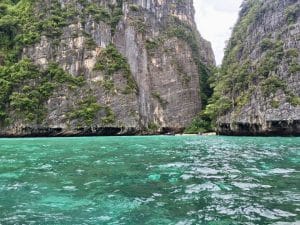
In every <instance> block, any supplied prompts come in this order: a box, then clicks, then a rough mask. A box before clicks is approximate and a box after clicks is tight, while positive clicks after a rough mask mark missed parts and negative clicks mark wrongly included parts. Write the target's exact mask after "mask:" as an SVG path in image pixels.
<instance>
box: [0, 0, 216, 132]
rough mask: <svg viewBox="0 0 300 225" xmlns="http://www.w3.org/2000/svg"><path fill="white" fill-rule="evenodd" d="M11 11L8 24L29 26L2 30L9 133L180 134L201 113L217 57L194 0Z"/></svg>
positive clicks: (3, 112)
mask: <svg viewBox="0 0 300 225" xmlns="http://www.w3.org/2000/svg"><path fill="white" fill-rule="evenodd" d="M2 8H5V10H4V11H3V12H2V14H1V20H0V28H4V25H6V24H4V25H3V23H1V21H2V22H3V21H6V20H8V19H9V17H12V16H13V17H14V18H15V19H16V20H17V21H18V22H19V23H21V21H22V24H21V26H22V29H20V31H16V32H13V33H10V32H7V30H9V29H7V28H6V30H5V31H1V29H0V32H1V33H3V34H4V36H5V37H6V36H7V39H8V40H9V41H10V42H9V43H8V44H7V46H5V45H1V48H0V49H1V51H0V53H1V54H0V59H2V58H3V60H0V63H1V62H2V63H1V64H0V65H1V66H0V84H1V87H2V89H3V88H5V87H6V86H7V89H5V91H3V93H2V92H1V93H0V94H1V96H0V98H2V97H3V102H2V104H1V108H0V124H1V131H0V135H1V136H44V135H45V136H49V135H50V136H51V135H53V136H59V135H112V134H135V133H155V132H169V131H180V130H182V129H183V128H184V127H186V125H187V124H188V123H190V122H191V120H192V118H193V117H194V116H195V115H196V114H197V113H198V112H199V111H200V109H201V96H205V93H203V92H202V93H201V90H200V89H204V86H205V85H206V81H207V78H208V76H209V73H210V67H211V66H213V65H214V64H215V62H214V55H213V52H212V50H211V46H210V43H208V42H207V41H205V40H204V39H203V38H202V37H201V36H200V34H199V33H198V31H197V29H196V25H195V22H194V8H193V1H192V0H187V1H178V0H128V1H122V0H115V1H106V0H91V1H80V0H47V1H31V0H20V1H19V2H18V3H16V4H13V3H6V5H5V4H2ZM20 10H21V11H22V13H21V14H20V13H19V14H16V13H15V12H17V11H20ZM26 13H28V15H27V14H26ZM29 15H30V16H29ZM22 16H27V17H26V20H24V19H23V20H21V19H22ZM24 21H25V22H24ZM6 26H7V25H6ZM8 26H9V25H8ZM9 28H11V27H9ZM16 49H18V51H19V52H18V53H17V54H16V57H15V58H14V59H13V60H12V59H10V58H8V56H9V55H10V54H13V53H15V52H14V50H16ZM1 56H2V57H1ZM31 71H34V72H33V73H31ZM26 73H28V74H26ZM29 74H31V75H29ZM13 76H16V77H14V79H12V77H13ZM199 90H200V91H199Z"/></svg>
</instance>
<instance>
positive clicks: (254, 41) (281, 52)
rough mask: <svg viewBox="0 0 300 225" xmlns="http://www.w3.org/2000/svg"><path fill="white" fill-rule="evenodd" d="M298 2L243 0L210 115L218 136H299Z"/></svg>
mask: <svg viewBox="0 0 300 225" xmlns="http://www.w3.org/2000/svg"><path fill="white" fill-rule="evenodd" d="M299 15H300V3H299V1H297V0H284V1H282V0H264V1H261V0H245V1H244V2H243V4H242V8H241V12H240V18H239V20H238V22H237V24H236V26H235V27H234V29H233V33H232V37H231V39H230V41H229V43H228V47H227V49H226V52H225V58H224V61H223V65H222V68H221V70H220V72H219V74H218V75H217V77H216V80H215V93H214V96H213V98H212V102H211V104H210V105H209V106H208V107H207V111H209V112H213V113H214V114H215V116H216V117H217V118H218V119H217V129H218V132H219V133H220V134H227V135H253V134H254V135H277V134H279V135H290V134H294V135H297V134H298V135H299V134H300V97H299V96H300V73H299V72H300V65H299V61H300V54H299V49H300V38H299V37H300V18H299Z"/></svg>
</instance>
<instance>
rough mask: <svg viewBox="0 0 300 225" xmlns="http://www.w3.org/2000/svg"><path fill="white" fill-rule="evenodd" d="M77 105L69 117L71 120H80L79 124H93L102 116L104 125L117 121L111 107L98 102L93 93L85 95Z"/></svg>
mask: <svg viewBox="0 0 300 225" xmlns="http://www.w3.org/2000/svg"><path fill="white" fill-rule="evenodd" d="M76 105H77V106H76V107H75V108H74V109H73V110H72V111H71V112H70V113H69V114H68V117H69V119H71V120H78V122H79V124H78V126H91V125H92V124H93V123H94V122H95V121H96V120H97V118H100V117H101V119H100V121H101V123H102V124H103V125H106V124H111V123H114V122H115V114H114V112H113V111H112V110H111V109H110V108H109V107H107V106H102V105H100V104H99V103H97V100H96V98H95V97H94V96H92V95H89V96H87V97H85V98H84V99H83V100H81V101H79V102H78V103H77V104H76Z"/></svg>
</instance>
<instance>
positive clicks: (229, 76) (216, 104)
mask: <svg viewBox="0 0 300 225" xmlns="http://www.w3.org/2000/svg"><path fill="white" fill-rule="evenodd" d="M245 4H247V6H245V7H244V8H243V9H242V12H241V14H240V19H239V21H238V23H237V24H236V26H235V27H234V30H233V33H232V37H231V39H230V41H229V43H228V46H227V48H226V50H225V57H224V60H223V64H222V67H221V68H220V69H219V71H218V72H217V73H216V74H215V75H214V77H213V79H212V80H213V84H212V86H213V88H214V94H213V97H212V98H211V99H210V103H209V105H208V106H207V108H206V110H205V113H206V114H208V115H209V116H210V117H211V118H212V119H213V120H215V119H216V118H217V117H219V116H222V115H224V114H225V113H228V112H230V111H232V110H233V111H235V112H238V110H239V109H241V108H242V107H243V106H244V105H246V104H247V103H249V101H250V98H251V96H252V94H253V93H254V91H255V92H262V93H263V95H264V96H265V97H266V98H270V97H271V98H272V97H273V96H274V95H275V94H276V92H277V91H278V90H282V91H283V92H284V93H285V94H286V96H287V100H288V102H290V103H292V104H293V105H294V104H295V102H298V101H292V99H296V98H297V97H296V96H295V94H294V93H293V92H292V90H290V89H289V88H288V86H287V84H286V81H284V80H283V79H282V78H281V77H280V76H279V73H281V72H280V68H279V66H280V65H281V64H282V63H287V64H288V65H289V67H290V69H289V76H293V74H296V73H297V72H299V68H297V67H298V65H299V64H298V63H297V57H298V52H297V50H295V49H286V48H285V47H284V43H283V42H282V41H281V35H282V33H283V32H285V30H282V31H278V33H276V34H275V35H276V36H275V37H272V38H270V37H268V36H266V37H265V38H263V39H262V40H261V41H260V45H259V46H260V53H259V54H260V55H261V57H260V58H257V59H255V60H253V59H252V58H251V57H250V53H251V49H247V47H246V43H245V40H246V39H247V37H248V36H249V29H250V28H251V27H255V26H259V23H260V20H261V19H262V18H261V16H263V15H264V13H265V12H266V11H267V10H268V8H270V7H271V6H269V5H266V4H264V2H263V1H259V0H251V1H247V3H246V2H245ZM293 7H297V5H293V6H291V7H289V11H293V10H292V8H293ZM288 14H290V13H288ZM289 17H291V16H289ZM250 32H251V31H250ZM266 35H268V34H266ZM256 54H257V53H256ZM275 105H276V104H275Z"/></svg>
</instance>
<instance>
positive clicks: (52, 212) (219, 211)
mask: <svg viewBox="0 0 300 225" xmlns="http://www.w3.org/2000/svg"><path fill="white" fill-rule="evenodd" d="M0 224H1V225H7V224H26V225H27V224H49V225H50V224H51V225H52V224H58V225H71V224H72V225H75V224H76V225H77V224H78V225H79V224H80V225H83V224H95V225H96V224H126V225H127V224H128V225H135V224H136V225H143V224H149V225H160V224H161V225H163V224H175V225H190V224H200V225H235V224H241V225H244V224H245V225H252V224H274V225H294V224H295V225H296V224H297V225H298V224H300V138H250V137H249V138H247V137H164V136H155V137H89V138H44V139H43V138H39V139H0Z"/></svg>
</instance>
